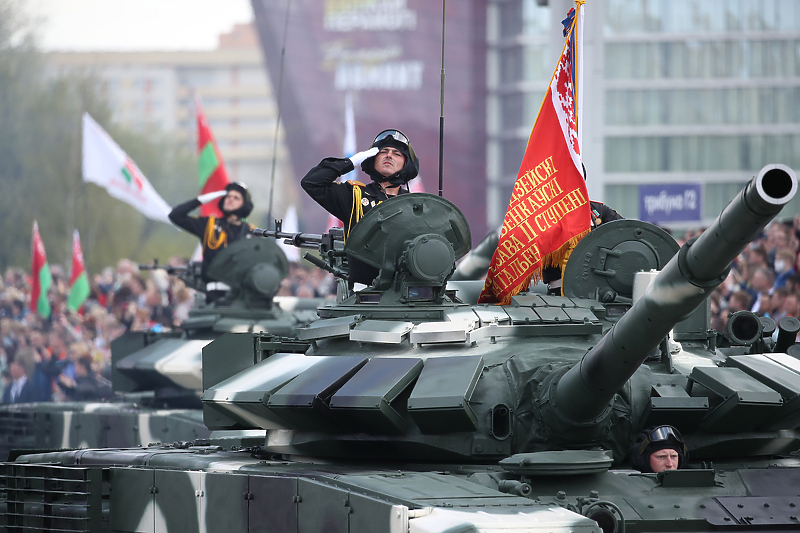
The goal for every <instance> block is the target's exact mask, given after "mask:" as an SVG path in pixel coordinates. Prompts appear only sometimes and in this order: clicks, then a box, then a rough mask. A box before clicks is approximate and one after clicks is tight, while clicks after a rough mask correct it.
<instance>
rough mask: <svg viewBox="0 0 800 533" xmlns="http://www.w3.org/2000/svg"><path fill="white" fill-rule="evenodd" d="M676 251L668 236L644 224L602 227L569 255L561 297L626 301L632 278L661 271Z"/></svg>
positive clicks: (621, 222) (619, 223) (618, 222)
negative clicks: (620, 298)
mask: <svg viewBox="0 0 800 533" xmlns="http://www.w3.org/2000/svg"><path fill="white" fill-rule="evenodd" d="M679 248H680V247H679V246H678V243H676V242H675V239H673V238H672V237H671V236H670V235H669V233H667V232H666V231H664V230H662V229H661V228H659V227H657V226H654V225H652V224H648V223H646V222H641V221H638V220H615V221H613V222H608V223H606V224H602V225H601V226H598V227H597V228H596V229H594V230H592V232H591V233H589V235H587V236H586V237H584V238H583V239H582V240H581V241H580V242H579V243H578V245H577V246H575V249H574V250H573V251H572V255H571V256H570V260H569V261H568V262H567V266H566V267H565V269H564V281H563V287H564V294H565V295H566V296H570V297H572V296H574V297H578V298H589V299H595V300H600V301H601V302H613V301H614V300H615V299H617V297H622V298H626V299H630V298H631V297H632V296H633V276H634V274H635V273H636V272H643V271H645V272H646V271H649V270H661V269H662V268H664V265H666V264H667V262H668V261H669V260H670V259H672V256H674V255H675V254H676V253H677V252H678V249H679ZM576 259H577V260H576Z"/></svg>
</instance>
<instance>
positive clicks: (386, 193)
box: [300, 130, 419, 287]
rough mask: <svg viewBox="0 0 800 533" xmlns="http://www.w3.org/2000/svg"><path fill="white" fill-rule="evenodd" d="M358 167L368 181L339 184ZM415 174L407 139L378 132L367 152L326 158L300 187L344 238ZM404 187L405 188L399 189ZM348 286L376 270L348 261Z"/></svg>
mask: <svg viewBox="0 0 800 533" xmlns="http://www.w3.org/2000/svg"><path fill="white" fill-rule="evenodd" d="M359 164H360V165H361V170H363V171H364V172H365V173H366V174H367V175H368V176H369V177H370V178H371V179H372V182H371V183H368V184H366V185H365V184H363V183H360V182H358V181H347V182H344V183H339V182H337V181H336V178H338V177H339V176H343V175H344V174H347V173H348V172H350V171H352V170H354V169H355V167H356V166H357V165H359ZM418 173H419V159H418V158H417V155H416V154H415V153H414V149H413V148H412V147H411V143H410V142H409V140H408V137H406V136H405V134H404V133H403V132H401V131H399V130H384V131H382V132H380V133H379V134H378V135H377V136H376V137H375V140H374V141H372V145H371V146H370V148H369V150H365V151H363V152H359V153H357V154H355V155H354V156H352V157H347V158H338V157H326V158H325V159H323V160H322V161H320V163H319V165H317V166H316V167H314V168H312V169H311V170H309V171H308V173H307V174H306V175H305V177H303V179H302V181H301V182H300V184H301V185H302V187H303V190H305V191H306V192H307V193H308V195H309V196H311V198H313V199H314V200H315V201H316V202H317V203H318V204H319V205H321V206H322V207H323V208H325V210H326V211H327V212H329V213H330V214H332V215H333V216H335V217H336V218H338V219H339V220H341V221H342V222H343V223H344V235H345V239H347V236H348V235H349V234H350V230H351V229H352V228H353V226H354V225H355V224H356V223H357V222H358V221H359V220H361V217H363V216H364V214H365V213H366V212H367V211H369V210H370V209H372V208H373V207H375V206H376V205H378V204H379V203H381V202H384V201H386V200H389V199H390V198H394V197H395V196H397V195H398V194H405V193H407V192H408V182H409V181H411V180H412V179H414V178H415V177H416V176H417V174H418ZM403 186H406V189H403ZM348 264H349V266H350V285H351V287H352V284H353V283H363V284H364V285H369V284H371V283H372V280H374V279H375V277H377V275H378V271H377V270H376V269H374V268H372V267H371V266H369V265H366V264H364V263H362V262H360V261H357V260H354V259H353V258H348Z"/></svg>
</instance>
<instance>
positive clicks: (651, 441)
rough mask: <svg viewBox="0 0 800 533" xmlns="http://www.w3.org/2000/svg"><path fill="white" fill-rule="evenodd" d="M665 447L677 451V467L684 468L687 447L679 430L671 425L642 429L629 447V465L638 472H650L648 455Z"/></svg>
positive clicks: (687, 453) (687, 458)
mask: <svg viewBox="0 0 800 533" xmlns="http://www.w3.org/2000/svg"><path fill="white" fill-rule="evenodd" d="M667 448H670V449H673V450H675V451H676V452H678V468H684V467H685V466H686V463H687V462H688V461H689V448H687V447H686V443H685V442H684V441H683V437H682V436H681V432H680V431H678V430H677V429H676V428H674V427H672V426H658V427H655V428H652V429H648V430H645V431H642V432H641V433H639V435H637V437H636V442H635V443H634V445H633V446H632V447H631V450H630V458H631V466H632V467H633V468H635V469H637V470H639V471H640V472H652V469H651V468H650V456H651V455H652V454H654V453H655V452H657V451H660V450H665V449H667Z"/></svg>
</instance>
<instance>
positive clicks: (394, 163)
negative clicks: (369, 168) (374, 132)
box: [375, 146, 406, 178]
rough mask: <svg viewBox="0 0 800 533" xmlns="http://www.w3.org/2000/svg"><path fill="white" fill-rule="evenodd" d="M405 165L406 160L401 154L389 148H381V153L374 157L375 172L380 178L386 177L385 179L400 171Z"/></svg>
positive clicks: (395, 149)
mask: <svg viewBox="0 0 800 533" xmlns="http://www.w3.org/2000/svg"><path fill="white" fill-rule="evenodd" d="M405 164H406V158H405V156H404V155H403V153H402V152H401V151H400V150H398V149H397V148H392V147H391V146H385V147H383V148H381V151H380V152H378V154H377V155H376V156H375V170H377V171H378V173H379V174H380V175H381V176H386V177H387V178H388V177H389V176H391V175H392V174H394V173H395V172H399V171H400V170H402V168H403V165H405Z"/></svg>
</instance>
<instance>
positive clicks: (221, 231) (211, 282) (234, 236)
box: [169, 181, 255, 303]
mask: <svg viewBox="0 0 800 533" xmlns="http://www.w3.org/2000/svg"><path fill="white" fill-rule="evenodd" d="M217 199H219V200H218V202H219V208H220V211H222V213H223V216H224V218H216V217H192V216H189V213H190V212H191V211H192V210H193V209H196V208H198V207H200V206H201V205H202V204H205V203H208V202H211V201H214V200H217ZM251 211H253V200H252V198H251V197H250V191H248V190H247V185H245V184H244V183H242V182H240V181H236V182H233V183H229V184H228V185H227V186H226V187H225V190H223V191H217V192H210V193H208V194H201V195H200V196H198V197H197V198H194V199H192V200H189V201H188V202H184V203H182V204H180V205H178V206H176V207H175V208H174V209H173V210H172V211H171V212H170V214H169V219H170V220H171V221H172V223H173V224H175V225H176V226H178V227H180V228H182V229H184V230H186V231H188V232H189V233H191V234H193V235H197V236H198V237H199V238H200V240H201V242H202V243H203V269H202V275H203V282H204V283H206V303H211V302H213V301H215V300H217V299H219V298H221V297H222V296H224V295H225V293H226V292H227V291H228V289H229V287H228V286H227V285H226V284H224V283H222V282H220V281H218V280H215V279H211V278H210V277H209V276H208V273H207V272H208V265H209V264H210V263H211V260H212V259H214V257H215V256H216V255H217V253H218V252H219V250H220V249H223V248H225V247H226V246H228V243H231V242H234V241H237V240H239V239H244V238H249V237H250V236H251V234H252V233H253V229H255V228H254V227H253V226H252V225H251V224H247V223H246V222H244V221H243V219H244V218H246V217H247V216H248V215H249V214H250V212H251Z"/></svg>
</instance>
